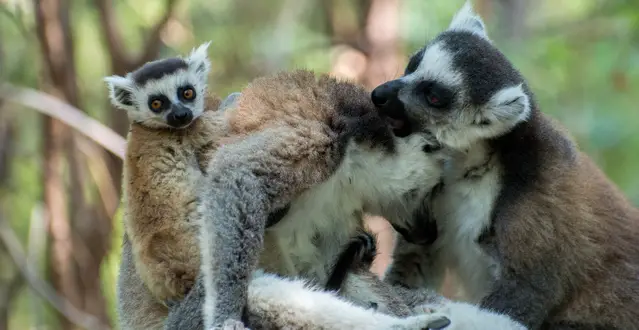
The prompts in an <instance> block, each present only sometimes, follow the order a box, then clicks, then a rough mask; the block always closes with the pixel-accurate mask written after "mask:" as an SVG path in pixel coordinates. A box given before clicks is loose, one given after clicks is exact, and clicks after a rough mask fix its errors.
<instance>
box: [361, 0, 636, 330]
mask: <svg viewBox="0 0 639 330" xmlns="http://www.w3.org/2000/svg"><path fill="white" fill-rule="evenodd" d="M371 98H372V100H373V101H374V103H375V104H376V105H377V106H378V107H379V109H380V111H381V113H383V114H384V115H386V116H389V117H391V118H393V121H394V122H395V123H396V128H397V129H396V132H397V133H398V134H399V135H404V134H414V133H415V132H421V131H425V130H428V131H430V132H432V133H433V134H434V135H435V136H436V138H437V140H438V141H439V142H441V143H442V144H444V145H446V146H448V147H451V148H455V149H457V150H460V151H464V152H465V153H466V155H467V156H466V158H465V159H464V160H463V161H458V162H453V164H452V166H451V167H450V168H449V169H447V170H446V172H445V174H444V186H443V189H442V191H441V192H440V193H439V194H437V195H436V196H435V199H434V201H433V204H432V206H433V210H432V211H433V215H434V221H436V223H437V227H438V229H439V233H438V235H439V236H438V238H437V240H436V241H435V243H433V244H432V245H430V246H429V247H424V246H415V245H412V246H411V245H410V244H407V243H406V242H402V243H400V244H399V246H398V248H397V249H396V250H395V254H396V255H395V264H394V266H393V267H392V269H390V270H389V272H388V274H387V276H386V278H387V280H389V281H391V282H392V283H402V284H404V285H408V286H410V287H423V286H436V284H438V283H437V281H438V280H440V279H441V278H442V277H443V274H444V273H443V270H444V268H446V267H450V268H453V269H456V270H457V273H458V275H459V276H460V277H461V280H462V282H463V284H464V285H465V291H466V292H467V294H468V295H469V297H468V298H469V300H471V301H473V302H479V303H480V305H481V306H482V307H485V308H488V309H491V310H494V311H497V312H503V313H506V314H508V315H510V316H512V317H513V318H515V319H516V320H519V321H521V322H522V323H524V324H525V325H527V326H528V327H529V328H530V329H639V211H638V210H637V209H636V208H635V207H633V206H632V205H631V204H630V203H629V202H628V201H627V199H626V198H625V197H624V196H623V195H622V193H621V192H620V191H619V190H618V189H617V188H616V187H615V186H614V185H613V183H611V182H610V181H609V180H608V179H607V178H606V176H605V175H604V174H603V173H602V172H601V171H600V170H599V169H598V168H597V166H596V165H595V164H594V163H593V162H592V161H591V160H590V158H588V156H587V155H585V154H584V153H582V152H580V151H579V150H578V147H577V145H576V144H575V143H574V142H573V141H572V140H571V138H570V137H569V135H568V133H566V132H565V131H564V129H563V128H561V126H560V125H559V124H557V123H555V122H553V121H552V120H551V119H549V118H548V117H547V116H546V115H544V114H543V113H541V112H540V111H539V108H538V105H537V103H536V102H535V100H534V97H533V93H532V92H531V91H530V89H529V87H528V85H527V84H526V81H525V80H524V78H523V77H522V76H521V75H520V73H519V72H518V71H517V70H516V69H515V68H514V67H513V65H512V64H511V63H510V62H509V61H508V60H507V59H506V58H505V57H504V55H503V54H502V53H501V52H500V51H499V50H498V49H497V48H496V47H495V46H494V45H493V43H492V42H491V41H490V40H489V38H488V36H487V34H486V31H485V28H484V23H483V22H482V20H481V19H480V18H479V17H478V16H477V15H476V14H474V13H473V11H472V8H471V6H470V4H469V3H467V4H466V5H465V6H464V7H463V8H462V9H461V10H460V11H459V12H458V13H457V14H456V15H455V17H454V18H453V20H452V23H451V24H450V27H449V28H448V30H447V31H445V32H443V33H441V34H440V35H438V36H437V37H435V38H434V39H433V40H432V41H431V42H429V43H428V44H427V45H426V46H425V47H424V48H423V49H421V50H420V51H419V52H418V53H416V54H415V55H414V56H413V57H412V58H411V60H410V62H409V64H408V66H407V68H406V72H405V74H404V76H402V77H401V78H399V79H396V80H393V81H390V82H387V83H385V84H383V85H380V86H378V87H377V88H376V89H375V90H374V91H373V92H372V94H371ZM419 220H421V221H433V220H432V219H430V220H425V219H419ZM420 227H421V228H426V227H427V226H424V225H423V224H421V225H420ZM404 234H405V235H408V236H411V237H412V239H414V240H417V239H419V237H420V236H421V235H426V236H429V235H432V233H427V232H420V231H416V230H413V231H404Z"/></svg>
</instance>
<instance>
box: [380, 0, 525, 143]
mask: <svg viewBox="0 0 639 330" xmlns="http://www.w3.org/2000/svg"><path fill="white" fill-rule="evenodd" d="M529 95H530V94H529V93H528V90H527V87H526V85H525V82H524V80H523V78H522V77H521V75H520V74H519V72H518V71H517V70H516V69H515V68H514V67H513V66H512V64H511V63H510V62H509V61H508V60H507V59H506V58H505V56H504V55H503V54H502V53H501V52H500V51H499V50H498V49H497V48H496V47H495V46H494V45H493V44H492V42H491V41H490V40H489V39H488V35H487V34H486V30H485V28H484V23H483V22H482V20H481V18H480V17H479V16H477V15H476V14H475V13H474V12H473V10H472V7H471V5H470V3H469V2H467V3H466V4H465V5H464V7H463V8H462V9H461V10H460V11H459V12H458V13H457V14H456V15H455V16H454V18H453V20H452V22H451V24H450V26H449V28H448V30H446V31H444V32H442V33H441V34H439V35H438V36H437V37H435V38H434V39H433V40H432V41H430V42H429V43H428V44H427V45H426V46H424V47H423V48H422V49H421V50H419V51H418V52H417V53H416V54H414V55H413V56H412V57H411V59H410V61H409V63H408V65H407V67H406V71H405V72H404V75H403V76H402V77H400V78H399V79H396V80H392V81H389V82H386V83H384V84H382V85H380V86H378V87H377V88H375V89H374V90H373V92H372V94H371V98H372V100H373V102H374V103H375V105H376V106H377V108H378V110H379V111H380V112H381V113H382V114H383V115H385V116H387V117H389V119H390V122H391V123H392V124H393V125H394V130H395V133H396V134H397V135H399V136H406V135H409V134H410V133H412V132H418V131H431V132H432V134H433V135H435V137H436V138H437V140H438V141H440V142H441V143H443V144H444V145H446V146H449V147H452V148H456V149H465V148H467V147H469V146H470V145H471V144H473V143H474V142H476V141H478V140H480V139H490V138H495V137H498V136H500V135H503V134H505V133H506V132H508V131H509V130H511V129H512V128H513V127H514V126H515V125H516V124H517V123H519V122H521V121H523V120H526V118H528V115H529V114H530V108H531V106H530V103H531V100H530V97H529Z"/></svg>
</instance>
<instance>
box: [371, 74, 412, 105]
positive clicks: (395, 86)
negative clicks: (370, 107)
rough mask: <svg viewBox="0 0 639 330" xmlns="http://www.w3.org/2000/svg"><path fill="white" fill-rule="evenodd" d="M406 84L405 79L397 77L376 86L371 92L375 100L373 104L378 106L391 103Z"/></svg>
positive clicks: (372, 98)
mask: <svg viewBox="0 0 639 330" xmlns="http://www.w3.org/2000/svg"><path fill="white" fill-rule="evenodd" d="M404 85H405V83H404V82H403V81H401V80H399V79H395V80H391V81H388V82H385V83H383V84H381V85H379V86H377V87H375V89H373V92H371V100H372V101H373V104H375V105H376V106H378V107H382V106H385V105H387V104H389V103H390V102H391V101H392V100H394V99H396V98H397V94H398V93H399V90H400V89H402V87H403V86H404Z"/></svg>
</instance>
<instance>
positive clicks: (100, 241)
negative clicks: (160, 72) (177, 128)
mask: <svg viewBox="0 0 639 330" xmlns="http://www.w3.org/2000/svg"><path fill="white" fill-rule="evenodd" d="M34 7H35V13H36V24H37V34H38V39H39V42H40V47H41V49H42V54H43V61H44V68H45V70H46V73H47V78H48V85H49V86H48V88H47V89H49V90H50V93H51V94H53V95H55V96H56V97H58V98H60V99H62V100H65V101H66V102H68V103H69V104H71V105H73V106H75V107H77V108H81V107H80V106H79V103H80V100H79V95H78V88H77V81H76V71H75V60H74V52H73V38H72V33H71V27H70V23H69V14H70V12H69V3H68V1H67V0H45V1H42V0H34ZM44 121H45V123H44V129H43V133H44V134H43V138H44V143H43V147H44V159H45V165H44V166H45V169H44V182H45V188H44V201H45V205H46V208H47V215H48V219H49V232H50V235H51V239H52V243H51V244H52V245H51V249H50V253H51V255H50V258H51V260H50V270H51V278H52V282H53V285H54V287H55V288H56V289H57V290H58V291H59V292H60V293H61V295H62V296H64V297H65V298H66V299H68V300H69V302H70V303H72V304H73V305H74V306H76V307H77V308H78V309H80V310H83V311H85V312H87V313H90V314H92V315H94V316H96V317H97V318H99V319H100V320H101V321H102V322H104V323H107V324H108V322H109V318H108V316H107V312H106V303H105V299H104V296H103V294H102V290H101V288H100V285H99V283H100V282H99V281H100V279H99V276H98V275H99V270H100V264H101V263H102V260H103V259H104V256H105V255H106V251H107V250H108V246H109V243H110V232H111V229H110V227H111V226H110V219H108V218H106V217H104V216H101V217H96V216H93V215H94V214H92V213H93V212H91V210H90V209H89V206H88V205H87V203H86V200H85V196H84V191H85V189H86V188H87V183H86V181H85V178H86V175H85V172H86V170H85V168H84V166H85V165H84V163H83V161H82V159H81V158H80V155H79V154H78V150H77V149H78V148H77V146H76V143H75V138H77V137H76V136H74V135H73V134H74V133H71V132H69V130H68V128H67V127H66V126H64V125H63V124H62V123H60V122H58V121H55V120H52V119H50V118H45V119H44ZM65 154H66V159H67V162H66V164H67V165H68V166H69V169H70V178H71V180H70V187H69V188H70V191H71V201H70V203H69V201H68V200H67V196H68V195H66V194H65V182H64V179H63V178H64V172H63V171H64V167H65V166H64V165H65V162H64V160H65ZM69 205H70V206H71V212H69V210H68V206H69ZM74 227H77V228H74ZM86 255H89V256H90V257H85V256H86ZM96 283H97V285H96ZM60 322H61V325H62V326H63V328H64V329H74V328H75V326H73V325H72V324H71V323H70V322H69V321H68V320H66V318H64V317H62V316H60Z"/></svg>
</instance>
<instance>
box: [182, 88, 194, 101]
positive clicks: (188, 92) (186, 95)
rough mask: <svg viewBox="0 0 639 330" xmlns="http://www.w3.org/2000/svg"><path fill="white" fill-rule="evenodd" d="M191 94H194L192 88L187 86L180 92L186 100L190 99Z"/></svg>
mask: <svg viewBox="0 0 639 330" xmlns="http://www.w3.org/2000/svg"><path fill="white" fill-rule="evenodd" d="M193 95H195V93H194V92H193V89H191V88H187V89H185V90H184V91H183V92H182V96H183V97H184V98H185V99H187V100H190V99H192V98H193Z"/></svg>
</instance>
